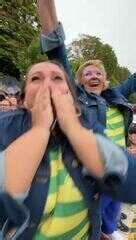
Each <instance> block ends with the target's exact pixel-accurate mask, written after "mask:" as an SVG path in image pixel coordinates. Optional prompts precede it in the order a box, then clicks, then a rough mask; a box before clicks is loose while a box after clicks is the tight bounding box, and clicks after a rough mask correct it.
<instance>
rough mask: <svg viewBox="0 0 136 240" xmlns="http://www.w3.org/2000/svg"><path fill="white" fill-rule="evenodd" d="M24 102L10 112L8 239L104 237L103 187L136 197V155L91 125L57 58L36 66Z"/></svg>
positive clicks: (2, 216) (2, 195)
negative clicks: (88, 124)
mask: <svg viewBox="0 0 136 240" xmlns="http://www.w3.org/2000/svg"><path fill="white" fill-rule="evenodd" d="M24 106H25V108H18V109H15V110H14V115H13V113H12V112H11V111H9V112H8V118H7V115H4V116H6V117H4V116H3V120H4V121H3V122H4V123H5V125H3V129H1V131H4V128H5V126H9V127H10V128H9V129H8V132H6V134H5V135H4V136H5V150H3V151H2V152H1V153H0V209H1V211H0V226H1V232H0V234H1V239H2V240H4V239H16V240H18V239H19V240H24V239H25V240H31V239H35V240H36V239H49V238H52V239H65V238H67V239H73V238H75V239H95V240H98V239H99V237H100V234H101V229H100V225H101V220H100V215H101V214H100V195H101V193H103V192H104V193H106V194H109V195H111V196H112V197H113V198H115V199H119V200H121V201H128V202H130V203H134V202H136V193H133V188H134V186H135V184H136V178H135V177H134V176H135V170H136V161H135V159H134V158H133V157H132V156H131V155H129V154H128V153H127V152H126V151H124V150H123V149H121V148H119V147H117V146H116V145H114V144H113V143H112V142H111V141H109V140H108V139H107V138H105V137H103V136H100V135H99V134H97V135H96V136H95V135H94V134H93V132H92V131H91V130H90V129H89V128H88V129H87V122H86V120H85V119H84V117H83V115H82V109H81V111H80V109H79V106H77V101H76V96H75V94H74V90H72V85H71V83H70V81H69V78H68V76H67V74H66V73H65V71H64V69H63V67H62V66H61V65H60V64H59V63H57V62H54V61H46V62H39V63H37V64H34V65H32V66H31V67H29V69H28V71H27V74H26V85H25V98H24ZM71 123H72V124H71ZM81 123H82V124H83V125H82V124H81ZM85 126H86V127H85ZM13 128H14V129H13ZM6 129H7V128H6ZM107 148H108V153H107ZM126 193H127V194H126ZM128 193H129V194H128ZM62 226H63V227H62Z"/></svg>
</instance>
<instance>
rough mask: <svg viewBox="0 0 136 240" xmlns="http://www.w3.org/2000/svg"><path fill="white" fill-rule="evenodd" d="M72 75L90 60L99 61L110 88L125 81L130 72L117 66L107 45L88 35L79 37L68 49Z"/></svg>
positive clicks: (111, 50) (113, 53)
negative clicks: (102, 65)
mask: <svg viewBox="0 0 136 240" xmlns="http://www.w3.org/2000/svg"><path fill="white" fill-rule="evenodd" d="M68 52H69V57H70V59H71V63H72V67H73V70H74V73H75V72H76V71H77V69H78V67H79V66H80V65H81V64H82V63H83V62H85V61H87V60H90V59H100V60H101V61H102V62H103V63H104V66H105V69H106V72H107V78H108V80H109V81H110V84H111V85H112V86H114V85H116V84H118V83H119V82H121V81H123V80H125V79H127V77H128V76H129V75H130V71H129V70H128V69H127V68H126V67H121V66H119V64H118V61H117V57H116V54H115V52H114V50H113V48H112V47H111V46H110V45H109V44H104V43H103V42H102V41H101V40H100V39H99V38H97V37H92V36H90V35H84V34H82V35H80V36H79V38H78V39H76V40H74V41H73V42H72V43H71V44H70V45H69V48H68Z"/></svg>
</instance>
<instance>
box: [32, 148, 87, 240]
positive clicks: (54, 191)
mask: <svg viewBox="0 0 136 240" xmlns="http://www.w3.org/2000/svg"><path fill="white" fill-rule="evenodd" d="M50 166H51V177H50V186H49V192H48V198H47V203H46V206H45V209H44V214H43V217H42V220H41V223H40V226H39V229H38V231H37V233H36V236H35V237H34V240H45V239H52V240H61V239H62V240H63V239H64V240H70V239H74V240H79V239H82V240H86V239H88V231H89V221H88V210H87V208H86V205H85V202H84V199H83V196H82V194H81V193H80V191H79V190H78V188H77V187H76V186H75V184H74V182H73V180H72V178H71V177H70V175H69V173H68V172H67V170H66V168H65V166H64V164H63V161H62V153H61V148H59V149H58V150H57V151H51V152H50Z"/></svg>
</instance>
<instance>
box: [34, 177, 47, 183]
mask: <svg viewBox="0 0 136 240" xmlns="http://www.w3.org/2000/svg"><path fill="white" fill-rule="evenodd" d="M47 181H48V177H37V178H36V182H38V183H46V182H47Z"/></svg>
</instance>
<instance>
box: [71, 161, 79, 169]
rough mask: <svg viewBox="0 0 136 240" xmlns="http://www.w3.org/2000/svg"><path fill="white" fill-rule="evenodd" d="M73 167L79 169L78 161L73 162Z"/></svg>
mask: <svg viewBox="0 0 136 240" xmlns="http://www.w3.org/2000/svg"><path fill="white" fill-rule="evenodd" d="M72 167H73V168H77V167H78V162H77V160H76V159H74V160H73V161H72Z"/></svg>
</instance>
